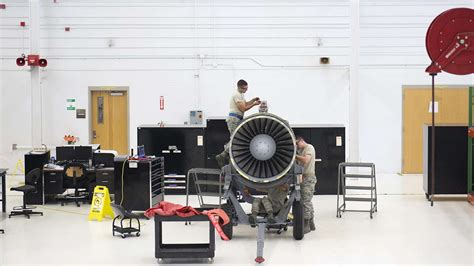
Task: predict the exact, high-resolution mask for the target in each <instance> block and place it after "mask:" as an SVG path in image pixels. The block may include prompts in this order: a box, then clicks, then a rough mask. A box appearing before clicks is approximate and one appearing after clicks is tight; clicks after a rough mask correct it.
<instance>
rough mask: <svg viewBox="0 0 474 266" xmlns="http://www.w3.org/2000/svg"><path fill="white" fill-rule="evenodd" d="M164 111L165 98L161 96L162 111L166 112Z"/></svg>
mask: <svg viewBox="0 0 474 266" xmlns="http://www.w3.org/2000/svg"><path fill="white" fill-rule="evenodd" d="M164 109H165V97H164V96H160V110H164Z"/></svg>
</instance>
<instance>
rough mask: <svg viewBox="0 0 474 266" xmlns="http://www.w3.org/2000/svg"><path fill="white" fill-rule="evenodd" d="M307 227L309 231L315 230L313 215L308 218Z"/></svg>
mask: <svg viewBox="0 0 474 266" xmlns="http://www.w3.org/2000/svg"><path fill="white" fill-rule="evenodd" d="M309 229H311V231H315V230H316V226H315V225H314V217H313V218H311V219H309Z"/></svg>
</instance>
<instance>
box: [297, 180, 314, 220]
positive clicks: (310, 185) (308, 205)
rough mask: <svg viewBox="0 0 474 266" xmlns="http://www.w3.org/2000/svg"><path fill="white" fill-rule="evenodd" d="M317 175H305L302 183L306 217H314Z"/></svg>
mask: <svg viewBox="0 0 474 266" xmlns="http://www.w3.org/2000/svg"><path fill="white" fill-rule="evenodd" d="M316 182H317V180H316V176H305V177H303V183H302V184H301V200H302V202H303V209H304V214H303V215H304V219H308V220H309V219H312V218H313V217H314V208H313V202H312V201H311V200H312V199H313V195H314V186H315V185H316Z"/></svg>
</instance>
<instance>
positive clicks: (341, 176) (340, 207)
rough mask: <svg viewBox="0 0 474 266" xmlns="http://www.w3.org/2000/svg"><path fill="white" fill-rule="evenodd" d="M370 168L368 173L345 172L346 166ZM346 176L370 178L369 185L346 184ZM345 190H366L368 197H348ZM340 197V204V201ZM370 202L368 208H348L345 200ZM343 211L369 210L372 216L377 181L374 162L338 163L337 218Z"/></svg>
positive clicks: (375, 210)
mask: <svg viewBox="0 0 474 266" xmlns="http://www.w3.org/2000/svg"><path fill="white" fill-rule="evenodd" d="M349 167H350V168H370V174H352V173H347V169H346V168H349ZM346 178H364V179H370V186H351V185H350V186H347V185H346ZM347 190H368V191H370V198H368V197H352V196H351V197H348V196H347ZM340 198H342V204H340V201H341V199H340ZM348 201H358V202H370V209H369V210H348V209H347V208H346V202H348ZM343 212H370V219H372V218H373V213H374V212H377V182H376V179H375V164H373V163H340V164H339V171H338V180H337V214H336V217H337V218H341V214H342V213H343Z"/></svg>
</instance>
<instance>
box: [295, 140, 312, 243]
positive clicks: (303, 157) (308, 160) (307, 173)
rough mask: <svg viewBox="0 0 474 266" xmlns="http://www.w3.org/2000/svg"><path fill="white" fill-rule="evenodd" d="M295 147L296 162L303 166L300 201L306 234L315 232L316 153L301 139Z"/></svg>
mask: <svg viewBox="0 0 474 266" xmlns="http://www.w3.org/2000/svg"><path fill="white" fill-rule="evenodd" d="M296 147H297V149H298V152H297V155H296V160H297V161H298V162H299V163H300V164H301V165H303V167H304V169H303V183H302V184H301V201H302V202H303V213H304V233H305V234H307V233H309V232H311V231H314V230H316V227H315V225H314V208H313V203H312V202H311V200H312V199H313V194H314V186H315V185H316V182H317V179H316V173H315V167H314V165H315V158H316V151H315V150H314V147H313V145H311V144H309V143H306V141H305V140H304V139H303V137H300V136H297V137H296Z"/></svg>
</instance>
